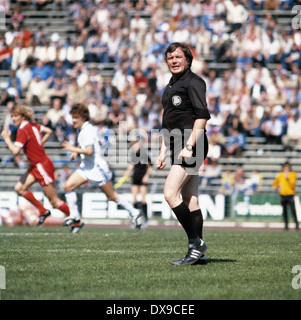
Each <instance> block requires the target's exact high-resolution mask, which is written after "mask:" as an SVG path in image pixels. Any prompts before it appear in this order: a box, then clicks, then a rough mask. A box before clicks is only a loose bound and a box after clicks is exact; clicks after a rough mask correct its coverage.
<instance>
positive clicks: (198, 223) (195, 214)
mask: <svg viewBox="0 0 301 320" xmlns="http://www.w3.org/2000/svg"><path fill="white" fill-rule="evenodd" d="M191 218H192V222H193V225H194V229H195V232H196V233H197V235H198V236H199V237H200V239H203V222H204V219H203V215H202V211H201V209H198V210H195V211H192V212H191Z"/></svg>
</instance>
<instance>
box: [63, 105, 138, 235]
mask: <svg viewBox="0 0 301 320" xmlns="http://www.w3.org/2000/svg"><path fill="white" fill-rule="evenodd" d="M70 114H71V115H72V121H73V127H74V128H75V129H77V130H79V134H78V139H77V140H78V147H76V146H73V145H72V144H71V143H69V142H67V141H64V142H63V148H64V149H65V150H69V151H71V152H72V154H71V160H72V161H74V160H75V159H76V158H77V156H78V155H80V157H81V164H80V167H79V168H78V169H77V170H76V171H74V172H73V173H72V175H71V176H70V177H69V178H68V179H67V181H66V183H65V186H64V190H65V192H66V200H67V203H68V205H69V207H70V218H69V219H67V220H65V222H64V225H66V226H70V225H73V228H72V232H73V233H76V232H78V231H79V230H80V228H81V227H83V223H82V222H80V216H79V212H78V207H77V199H76V194H75V192H73V191H74V190H75V189H76V188H77V187H79V186H80V185H82V184H85V183H87V182H89V183H90V185H94V186H97V187H99V188H100V189H101V190H102V191H103V192H104V193H105V194H106V196H107V198H108V200H109V201H115V202H117V203H118V204H119V205H121V206H122V207H123V208H124V209H126V210H127V211H128V212H129V214H130V216H131V218H132V221H133V223H134V224H135V227H136V229H138V230H139V229H140V227H141V224H142V216H143V215H142V212H140V211H139V210H137V209H135V208H134V206H133V204H132V203H131V202H130V201H129V200H128V199H127V198H126V197H125V196H123V195H119V194H118V193H117V192H116V191H115V190H114V188H113V185H112V182H111V178H112V172H111V171H110V168H109V166H108V164H107V162H106V161H105V160H104V159H103V158H102V155H101V148H100V144H99V141H98V136H97V128H95V127H94V126H93V125H92V124H91V123H90V122H89V120H90V115H89V110H88V108H87V107H86V106H84V105H82V104H76V105H75V106H73V107H72V109H71V111H70Z"/></svg>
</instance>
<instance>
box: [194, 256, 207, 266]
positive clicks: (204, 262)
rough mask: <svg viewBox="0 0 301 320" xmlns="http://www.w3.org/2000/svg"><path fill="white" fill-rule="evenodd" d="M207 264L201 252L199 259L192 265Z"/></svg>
mask: <svg viewBox="0 0 301 320" xmlns="http://www.w3.org/2000/svg"><path fill="white" fill-rule="evenodd" d="M205 264H207V259H206V257H205V255H204V254H203V255H202V256H201V257H200V259H199V260H198V261H196V262H195V263H194V264H193V265H194V266H196V265H202V266H203V265H205Z"/></svg>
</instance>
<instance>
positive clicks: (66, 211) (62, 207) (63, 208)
mask: <svg viewBox="0 0 301 320" xmlns="http://www.w3.org/2000/svg"><path fill="white" fill-rule="evenodd" d="M57 209H59V210H60V211H62V212H63V213H64V214H65V215H66V216H67V217H69V216H70V209H69V207H68V205H67V203H66V202H64V201H62V202H61V203H60V205H59V206H58V207H57Z"/></svg>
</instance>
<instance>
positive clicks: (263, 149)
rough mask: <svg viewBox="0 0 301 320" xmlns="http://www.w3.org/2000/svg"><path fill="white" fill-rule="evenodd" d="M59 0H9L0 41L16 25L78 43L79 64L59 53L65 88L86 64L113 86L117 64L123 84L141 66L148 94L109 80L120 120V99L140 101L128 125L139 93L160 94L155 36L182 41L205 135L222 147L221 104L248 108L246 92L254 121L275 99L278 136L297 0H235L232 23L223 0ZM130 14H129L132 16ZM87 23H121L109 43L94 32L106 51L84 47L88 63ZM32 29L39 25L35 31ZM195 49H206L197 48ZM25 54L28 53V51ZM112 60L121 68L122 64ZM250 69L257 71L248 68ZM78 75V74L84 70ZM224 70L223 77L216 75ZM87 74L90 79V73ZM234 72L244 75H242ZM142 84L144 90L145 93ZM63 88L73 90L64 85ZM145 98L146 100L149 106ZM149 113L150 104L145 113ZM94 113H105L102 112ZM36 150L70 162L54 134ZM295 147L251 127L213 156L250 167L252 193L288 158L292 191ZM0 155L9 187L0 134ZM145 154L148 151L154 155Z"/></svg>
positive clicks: (40, 111)
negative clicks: (230, 149) (254, 181)
mask: <svg viewBox="0 0 301 320" xmlns="http://www.w3.org/2000/svg"><path fill="white" fill-rule="evenodd" d="M62 2H63V5H62V6H61V7H58V6H55V5H54V4H53V1H46V3H45V4H43V6H41V5H40V6H39V4H38V3H39V1H25V0H23V1H17V0H12V1H10V6H11V7H10V12H9V13H8V14H7V19H6V24H7V29H6V33H5V34H3V33H2V34H1V35H4V36H5V37H2V40H1V49H2V48H3V46H4V43H5V42H8V41H10V40H9V39H11V38H15V37H18V34H20V32H21V31H22V30H23V29H22V28H24V30H25V31H29V32H31V36H30V38H34V39H35V41H36V42H38V41H40V46H42V47H44V48H45V47H47V46H49V45H51V44H52V43H54V44H55V45H56V48H61V49H64V48H67V47H68V48H69V47H72V46H73V45H74V44H76V45H78V46H83V47H84V51H85V54H84V57H83V58H80V60H78V61H79V62H80V63H82V64H78V61H72V60H71V59H69V58H66V59H65V60H64V63H65V62H66V67H67V76H66V79H67V81H66V82H67V83H66V86H67V87H68V88H69V87H70V84H71V83H72V79H74V77H75V78H76V79H77V82H78V83H80V82H81V81H83V82H84V83H88V84H90V82H89V81H90V80H91V78H89V77H90V76H91V72H92V70H97V76H100V78H101V80H99V81H100V82H101V83H104V81H105V80H106V79H113V80H112V83H115V85H116V86H118V85H121V80H120V79H124V78H123V77H122V75H123V72H127V78H126V79H125V80H124V81H125V82H126V83H127V85H128V83H133V82H134V79H135V78H134V75H135V72H136V71H137V69H139V68H140V69H142V71H143V73H144V75H145V76H146V78H147V80H146V81H147V82H146V83H147V85H146V87H147V88H149V87H150V84H151V83H153V82H152V81H151V80H153V79H154V78H156V80H157V81H156V89H155V91H154V92H151V93H149V92H148V91H146V89H145V86H143V84H142V85H141V87H139V88H138V87H136V88H133V86H130V87H126V86H124V87H123V88H121V89H118V90H119V97H117V99H118V101H119V102H120V105H121V110H120V111H121V112H124V113H125V114H126V117H128V118H126V119H127V120H129V119H130V116H128V115H127V109H129V108H128V106H129V104H130V101H131V99H133V98H136V100H138V102H139V101H140V100H139V99H141V101H142V102H140V103H141V105H143V106H144V108H142V107H141V106H140V108H138V107H137V104H136V106H135V107H136V109H135V108H134V109H133V110H134V116H133V118H134V123H136V125H135V127H136V126H137V123H138V119H140V120H141V114H142V110H145V101H146V100H147V98H148V97H149V96H152V97H158V96H160V93H162V88H164V85H165V84H166V80H167V79H168V75H166V69H165V68H164V66H163V65H164V61H163V55H162V53H163V52H164V47H165V46H164V45H166V43H168V42H170V41H174V40H177V39H180V40H181V41H182V40H183V41H185V40H186V41H188V42H191V46H192V49H193V50H194V53H195V66H194V68H195V70H198V73H199V74H200V75H202V76H203V77H204V78H205V79H206V82H207V89H208V99H210V98H212V97H213V100H214V103H213V105H211V104H210V102H209V108H210V111H211V112H212V114H214V117H213V119H212V121H211V123H209V130H208V133H209V135H210V133H211V132H212V131H214V130H216V131H218V132H219V134H221V141H222V143H221V144H222V145H223V146H225V145H226V142H227V140H228V133H227V132H225V131H224V124H225V115H226V114H227V112H228V111H229V110H230V114H231V115H232V116H233V115H234V114H236V112H238V111H237V109H236V107H233V105H234V106H237V105H238V106H239V107H242V106H245V105H249V107H248V108H251V102H252V103H253V101H255V103H256V106H257V112H258V114H261V119H260V120H263V110H265V111H266V110H269V114H268V117H271V116H272V113H273V112H272V111H273V110H274V107H275V103H274V102H275V101H276V100H277V104H276V105H281V116H282V117H283V119H284V120H282V121H283V122H282V126H283V128H284V131H282V133H281V135H284V133H285V132H286V131H285V130H286V127H287V124H288V119H289V118H291V113H293V112H297V113H298V115H299V119H300V111H301V108H300V106H301V97H300V96H301V94H300V93H301V91H300V84H301V82H300V66H301V55H300V49H301V32H300V30H295V29H293V28H292V19H293V17H294V16H295V15H296V14H294V13H292V7H293V6H294V5H296V4H298V1H256V2H255V1H247V0H245V1H240V2H239V3H238V5H240V4H241V5H242V6H243V8H245V10H246V12H247V13H248V19H247V20H246V21H245V22H244V23H242V25H240V22H235V21H232V22H231V21H229V20H227V17H229V11H230V8H227V7H226V4H227V3H229V1H219V0H215V1H214V0H212V1H210V0H208V1H205V0H204V1H158V6H154V7H152V4H153V3H157V2H156V1H154V2H152V1H91V0H82V1H69V0H66V1H62ZM230 2H231V1H230ZM234 2H235V1H234ZM258 3H262V7H260V5H258ZM273 3H276V4H277V5H276V7H273ZM179 5H181V8H179ZM189 5H190V6H194V5H195V7H192V8H199V7H198V6H197V5H200V6H201V7H200V8H201V9H200V10H201V11H200V12H199V13H198V14H196V15H195V16H193V14H192V12H193V11H190V12H189V11H188V10H191V7H190V6H189ZM101 6H102V7H101ZM269 6H270V7H269ZM17 7H18V8H19V15H20V14H21V16H22V19H21V20H22V22H21V23H20V25H19V27H15V24H13V21H16V15H14V14H15V9H16V8H17ZM231 8H232V7H231ZM271 8H272V9H271ZM231 10H232V9H231ZM17 12H18V11H17ZM20 12H21V13H20ZM97 12H99V14H97ZM107 12H109V13H111V18H109V19H108V20H107V22H106V23H107V24H106V23H103V21H102V19H104V17H105V14H106V13H107ZM94 13H95V14H94ZM135 16H137V19H138V18H139V19H140V18H141V25H140V24H138V22H137V25H136V27H133V29H131V25H130V22H131V21H132V20H133V19H134V17H135ZM205 18H206V19H205ZM95 21H96V22H95ZM139 21H140V20H139ZM158 21H160V23H159V24H156V23H158ZM143 22H144V23H145V27H144V26H143ZM133 23H135V21H134V20H133ZM11 25H13V26H14V27H13V29H11V28H10V26H11ZM95 25H96V26H97V27H96V29H97V28H99V30H100V29H103V30H102V31H100V32H99V34H100V35H101V36H103V38H104V39H105V38H106V36H107V37H109V38H110V39H113V36H114V35H113V32H109V31H108V27H109V28H110V27H111V29H112V30H115V31H116V30H119V28H121V29H120V30H122V32H121V33H119V32H117V31H116V33H117V36H119V37H121V39H119V40H120V42H119V43H118V45H116V46H117V47H114V43H111V42H113V41H112V40H106V41H104V42H105V45H104V48H105V50H110V53H111V55H110V56H109V57H106V56H98V57H95V56H94V58H93V60H94V61H92V62H90V61H89V59H88V58H87V53H88V47H89V45H90V43H89V39H91V38H92V37H93V35H95V34H96V33H97V32H96V31H95ZM201 25H205V26H206V31H208V32H209V34H208V35H209V43H208V41H207V42H206V38H205V36H204V37H203V38H200V39H198V36H199V35H200V33H199V32H198V30H199V29H198V28H199V27H200V26H201ZM14 28H15V29H14ZM139 28H141V29H143V28H146V29H145V31H141V29H139ZM99 30H98V31H99ZM178 30H181V31H182V30H186V31H189V32H188V37H187V35H185V33H184V32H181V33H180V32H179V33H178V34H177V36H175V33H176V31H178ZM267 30H271V33H272V34H269V33H268V32H267ZM110 31H111V30H110ZM39 32H41V33H42V35H41V37H42V40H41V37H40V36H39ZM252 32H254V33H255V34H257V35H258V34H259V38H260V39H261V43H260V45H261V47H260V48H261V50H259V51H254V52H253V54H252V55H251V56H250V54H247V57H244V56H241V55H240V53H241V51H245V50H244V47H243V46H244V45H246V42H243V41H242V40H241V39H243V40H246V38H247V35H249V34H250V33H252ZM202 35H203V34H202ZM185 37H186V38H185ZM241 37H242V38H241ZM273 37H274V38H277V41H278V42H277V43H276V41H275V43H273V41H272V40H271V39H272V38H273ZM268 40H269V41H271V43H270V45H269V46H266V42H267V41H268ZM11 41H12V40H11ZM121 43H122V45H121ZM293 43H296V44H297V49H296V50H295V51H294V50H293V49H292V50H289V48H288V47H290V48H292V47H293ZM272 44H273V45H275V47H277V46H278V47H277V48H278V51H276V52H273V45H272ZM37 45H38V43H37ZM206 45H208V46H209V47H208V48H207V49H208V51H206V50H207V49H206V48H205V47H206ZM26 46H29V47H30V44H29V45H28V44H26V45H24V44H23V45H22V48H24V47H26ZM92 47H93V46H92ZM124 48H125V49H124ZM150 48H151V49H150ZM139 50H140V51H139ZM203 52H205V53H206V54H203ZM262 53H263V54H262ZM73 54H74V55H76V53H75V51H73ZM298 54H299V56H298ZM295 56H297V59H296V60H294V57H295ZM29 58H32V57H31V56H30V55H29ZM36 58H41V57H40V56H39V57H35V58H34V59H27V60H26V62H27V64H28V65H29V67H30V68H31V70H33V68H34V66H35V60H36ZM56 58H57V57H56ZM246 58H248V59H246ZM286 58H288V60H285V59H286ZM68 59H69V60H68ZM101 59H103V60H101ZM244 59H245V60H244ZM21 60H22V59H21ZM21 60H20V61H21ZM19 63H20V62H17V65H16V69H18V68H19ZM238 63H239V64H238ZM46 64H48V65H50V66H51V67H52V68H53V67H54V61H48V62H46ZM294 64H297V71H295V70H296V69H294V67H293V65H294ZM121 66H123V67H125V69H126V70H124V69H123V68H122V67H121ZM0 69H1V70H0V88H1V91H2V94H1V96H2V97H3V96H4V93H5V91H6V89H7V86H8V83H9V79H10V70H9V69H4V68H3V66H2V67H1V68H0ZM212 70H215V71H216V74H215V75H212V76H210V72H211V71H212ZM152 72H154V73H155V76H153V75H152ZM252 72H253V73H256V72H258V73H257V74H256V75H255V77H254V75H253V74H252ZM86 74H87V78H85V75H86ZM80 75H81V77H80ZM260 75H262V77H261V83H260V84H261V86H263V85H264V86H266V87H265V88H264V89H263V91H264V94H262V91H261V88H260V87H259V88H257V87H256V89H254V90H252V87H253V85H254V82H255V81H254V78H256V77H257V78H260ZM118 76H119V78H118ZM210 77H211V78H210ZM226 77H227V81H228V82H226V81H225V79H226ZM93 79H94V78H93ZM93 79H92V80H91V81H94V80H93ZM116 79H117V80H116ZM237 79H239V81H236V80H237ZM266 79H268V81H269V82H268V83H267V82H265V81H266ZM138 80H139V79H137V81H138ZM243 80H245V82H244V81H243ZM95 81H96V80H95ZM141 81H142V80H141ZM288 81H291V82H294V84H293V85H291V86H290V87H289V86H287V82H288ZM230 83H231V85H232V91H231V93H232V95H233V94H235V96H236V97H238V100H237V101H233V100H231V99H230V101H229V100H227V99H228V98H229V97H227V95H226V93H225V94H224V95H223V90H224V91H226V89H227V84H230ZM242 83H245V89H246V91H245V92H243V91H241V92H242V94H241V95H239V94H237V89H238V88H241V90H243V86H242ZM221 84H222V85H221ZM268 85H269V87H268ZM87 87H88V85H87ZM87 87H85V89H87ZM100 87H103V84H102V85H101V86H99V87H97V88H100ZM279 87H280V92H281V93H285V94H286V99H285V100H284V101H283V100H281V99H280V97H279V96H277V95H276V93H275V90H276V91H277V89H278V88H279ZM99 90H100V89H99ZM131 90H133V92H134V93H130V91H131ZM269 90H271V92H269ZM294 90H296V92H297V94H296V95H294ZM79 91H80V90H75V92H76V93H79ZM69 92H70V91H68V94H67V96H68V95H69ZM26 93H27V89H26V90H24V91H23V92H22V95H21V97H20V98H19V100H18V101H22V100H24V98H25V97H26ZM146 93H148V95H147V94H146ZM231 93H230V97H231ZM72 94H73V95H74V91H73V93H72ZM267 94H270V95H271V96H273V97H275V98H274V99H275V101H272V102H271V100H273V99H270V100H269V99H268V98H267ZM70 96H71V93H70ZM222 98H224V100H223V101H221V100H222ZM276 98H277V99H276ZM1 101H2V102H1V104H2V106H0V128H1V129H2V128H3V126H4V119H5V116H6V114H7V101H3V100H1ZM66 101H67V102H68V98H66V100H65V103H66V104H67V105H68V103H67V102H66ZM111 101H112V100H110V102H107V101H106V102H105V103H106V105H107V107H108V111H107V114H108V115H109V114H110V112H112V104H111ZM25 102H26V101H25ZM151 104H152V107H151V108H150V109H149V110H147V109H146V110H147V111H152V112H153V113H152V115H153V114H154V113H155V114H156V115H157V118H158V119H160V117H159V115H160V107H158V101H156V100H155V101H154V100H152V102H151ZM154 105H155V106H156V107H155V108H154ZM50 108H51V103H50V102H49V104H42V105H41V104H40V105H37V106H34V109H35V110H36V111H37V120H38V121H42V118H43V115H44V114H46V113H47V111H48V110H49V109H50ZM227 108H230V109H227ZM226 109H227V110H226ZM238 109H239V108H238ZM137 110H138V111H137ZM225 110H226V111H225ZM215 111H216V113H215ZM244 111H245V110H243V114H242V115H241V116H240V121H241V122H242V120H243V117H244V116H245V113H244ZM149 114H151V113H150V112H149ZM220 114H223V116H224V118H223V119H220V118H219V117H218V115H220ZM131 116H132V115H131ZM155 118H156V117H155ZM101 120H108V117H105V119H101ZM221 121H222V122H221ZM231 121H232V119H231ZM221 123H223V125H221ZM231 124H232V122H231ZM109 127H110V129H112V130H114V132H115V134H116V137H117V140H118V132H119V131H118V129H117V128H116V127H114V126H113V125H112V123H110V124H109ZM129 147H130V142H129V143H128V144H127V145H124V144H120V145H117V149H118V154H121V155H124V156H123V157H121V159H122V160H121V161H120V162H118V163H117V164H114V163H112V162H111V163H112V164H111V165H112V169H113V170H114V172H115V179H116V180H117V179H119V178H120V177H121V176H122V174H123V173H124V171H125V169H126V167H127V158H126V154H127V150H128V148H129ZM46 151H47V153H48V154H49V155H50V156H51V157H52V159H53V160H54V162H55V165H56V167H57V168H58V169H60V168H62V167H63V165H64V164H66V163H68V164H69V165H71V166H72V165H73V164H70V163H69V161H68V155H67V154H66V152H65V151H63V150H62V149H61V147H60V142H59V141H58V138H57V137H54V139H53V141H51V142H49V143H47V146H46ZM157 151H158V150H156V152H157ZM300 151H301V147H300V145H296V146H292V147H291V148H285V146H284V145H283V144H282V143H280V144H279V143H278V144H275V143H270V142H269V141H268V142H267V139H266V136H265V135H264V134H263V132H262V131H261V132H259V133H258V135H256V136H249V135H246V143H245V145H244V150H243V152H242V154H241V156H239V157H233V156H228V157H223V156H221V157H220V158H219V159H218V163H219V165H220V166H221V169H222V172H223V173H224V172H226V171H227V170H230V171H231V172H234V171H235V170H236V168H237V166H240V165H241V166H242V167H243V169H244V171H245V172H246V174H247V175H250V174H251V173H252V172H253V171H254V170H257V171H259V172H260V174H261V175H262V178H263V180H262V185H261V186H260V188H259V189H258V192H262V193H271V192H274V190H273V189H272V187H271V185H272V181H273V179H274V176H275V174H276V173H277V172H278V171H279V170H280V169H281V165H282V163H284V162H285V160H287V159H289V160H290V162H291V164H292V166H293V168H294V170H296V171H297V172H298V174H299V180H298V188H297V192H300V191H301V188H300V179H301V160H300ZM156 152H155V153H156ZM0 155H1V163H0V176H1V179H0V180H1V181H0V190H3V191H11V190H13V186H14V185H15V183H16V182H17V180H18V179H19V176H20V174H21V173H22V172H23V171H24V169H22V168H18V166H17V165H16V164H15V163H14V162H13V161H9V151H8V149H7V148H6V146H5V144H4V142H3V141H2V142H1V141H0ZM152 156H153V157H154V158H155V154H153V155H152ZM167 172H168V171H167V170H164V171H162V172H158V171H156V172H155V173H154V176H153V177H152V184H154V185H155V186H156V191H159V192H161V191H162V188H163V185H164V181H165V178H166V173H167ZM220 186H221V177H217V178H214V179H212V180H211V182H210V184H209V185H207V186H206V188H205V189H203V188H202V187H200V189H201V191H202V192H203V193H210V194H216V193H218V192H219V190H220ZM128 188H129V183H125V184H124V185H123V186H122V189H121V191H122V190H128Z"/></svg>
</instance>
